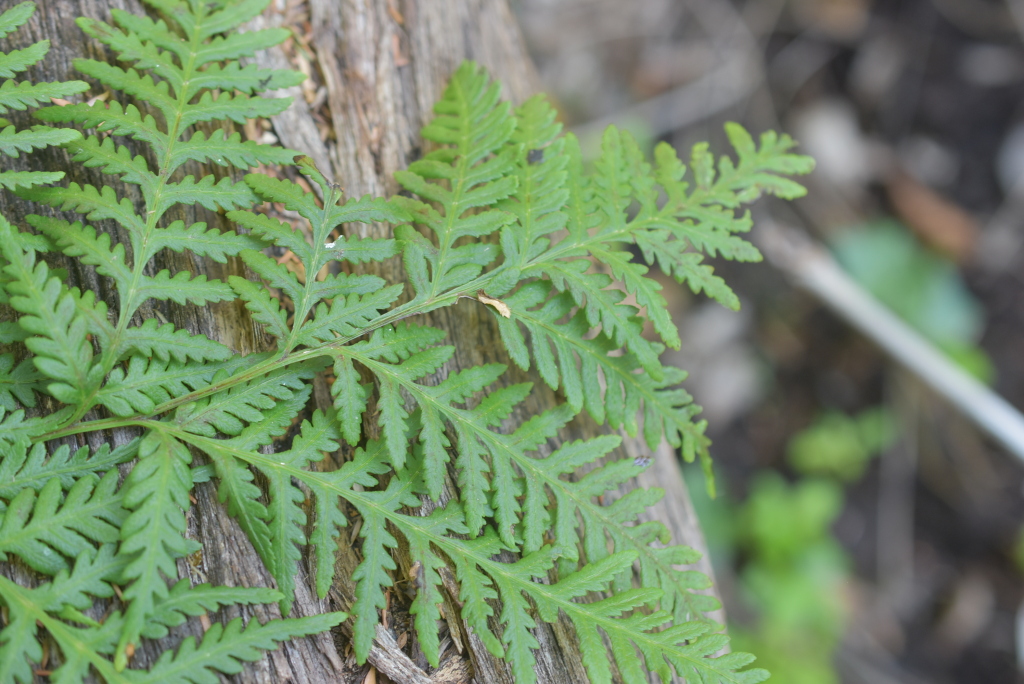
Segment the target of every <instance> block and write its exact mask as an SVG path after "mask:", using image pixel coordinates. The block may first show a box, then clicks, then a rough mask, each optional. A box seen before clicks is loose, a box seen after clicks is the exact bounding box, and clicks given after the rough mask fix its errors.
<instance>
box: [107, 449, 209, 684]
mask: <svg viewBox="0 0 1024 684" xmlns="http://www.w3.org/2000/svg"><path fill="white" fill-rule="evenodd" d="M191 462H192V456H191V454H189V452H188V449H187V448H185V446H184V445H183V444H182V443H181V442H179V441H177V440H175V439H174V438H172V437H170V436H168V435H166V434H161V433H159V432H150V433H149V434H148V435H146V436H145V437H144V438H143V439H142V442H141V443H140V444H139V462H138V463H137V464H136V465H135V467H134V468H133V469H132V472H131V473H130V474H129V475H128V479H127V480H126V481H125V484H124V507H125V508H127V509H128V510H130V511H131V514H130V515H129V516H128V518H127V520H125V521H124V524H123V525H122V527H121V549H120V553H121V554H124V555H127V556H129V557H130V559H131V560H130V561H129V563H128V565H127V567H126V568H125V570H124V577H125V580H126V581H130V582H131V584H129V586H128V587H127V588H126V589H125V592H124V595H125V597H126V598H127V599H128V600H129V601H131V603H130V604H129V605H128V610H127V612H126V613H125V626H124V629H123V631H122V633H121V637H120V639H119V640H118V647H117V658H116V659H115V664H116V665H117V666H118V667H119V668H123V667H124V663H125V662H126V660H125V649H126V648H127V646H128V644H136V643H138V638H139V636H140V635H141V633H142V630H143V628H144V627H145V624H146V621H147V620H148V619H149V616H150V615H152V614H153V612H154V610H155V606H156V604H157V602H158V601H160V600H162V599H166V598H167V596H168V590H167V581H166V579H165V578H172V579H173V578H175V577H176V576H177V568H176V567H175V564H174V560H175V559H176V558H181V557H183V556H186V555H188V554H190V553H192V552H194V551H196V550H197V549H199V545H198V544H197V543H196V542H194V541H191V540H189V539H186V538H185V537H184V534H185V515H184V511H185V510H187V509H188V507H189V499H188V495H189V490H190V489H191V488H192V474H191V471H190V470H189V467H188V465H189V463H191Z"/></svg>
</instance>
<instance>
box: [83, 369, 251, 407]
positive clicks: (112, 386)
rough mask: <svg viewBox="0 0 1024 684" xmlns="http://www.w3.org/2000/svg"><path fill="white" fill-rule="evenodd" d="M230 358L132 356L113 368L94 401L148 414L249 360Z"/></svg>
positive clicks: (228, 372)
mask: <svg viewBox="0 0 1024 684" xmlns="http://www.w3.org/2000/svg"><path fill="white" fill-rule="evenodd" d="M252 360H253V359H252V358H251V357H250V358H246V357H233V358H232V359H230V360H228V361H224V362H216V363H206V364H203V365H199V364H181V363H178V362H164V361H160V360H159V359H147V358H143V357H141V356H133V357H132V358H131V359H129V361H128V367H127V369H124V368H120V367H115V368H114V369H112V370H111V372H110V374H109V375H108V376H107V381H106V383H104V385H103V387H102V388H101V389H100V390H99V392H97V394H96V398H97V403H100V404H103V405H104V406H106V407H107V408H109V409H110V410H111V411H113V412H114V413H115V414H116V415H119V416H131V415H135V414H136V413H141V414H152V413H153V412H154V411H156V410H157V406H158V405H160V404H163V403H166V402H168V401H170V400H171V399H172V398H177V397H181V396H184V395H187V394H189V393H190V392H192V391H195V390H198V389H200V388H201V387H205V386H207V385H209V383H210V381H211V380H212V379H213V377H214V376H215V375H217V374H218V373H222V374H224V375H229V374H230V373H232V372H233V371H234V370H235V369H236V368H237V367H238V366H239V365H240V364H244V363H246V362H251V361H252Z"/></svg>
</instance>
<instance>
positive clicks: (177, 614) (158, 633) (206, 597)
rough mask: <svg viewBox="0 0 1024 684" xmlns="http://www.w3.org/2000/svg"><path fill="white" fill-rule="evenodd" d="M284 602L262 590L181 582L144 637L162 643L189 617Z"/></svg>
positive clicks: (157, 611)
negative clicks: (208, 612) (245, 606)
mask: <svg viewBox="0 0 1024 684" xmlns="http://www.w3.org/2000/svg"><path fill="white" fill-rule="evenodd" d="M280 598H281V594H280V592H277V591H274V590H273V589H263V588H260V587H214V586H211V585H209V584H199V585H197V586H194V587H193V586H191V584H190V583H189V581H188V580H187V579H182V580H179V581H178V583H177V584H175V585H174V586H173V587H171V590H170V591H169V592H168V593H167V598H165V599H163V600H162V601H160V603H158V604H157V606H156V609H155V611H154V613H153V615H152V616H150V619H149V622H148V623H146V627H145V628H144V629H143V630H142V636H144V637H146V638H147V639H162V638H163V637H165V636H167V632H168V627H177V626H178V625H180V624H182V623H184V622H185V620H186V619H187V617H190V616H198V615H204V614H206V613H207V611H215V610H217V609H218V608H220V607H221V606H231V605H255V604H259V603H274V602H275V601H277V600H278V599H280Z"/></svg>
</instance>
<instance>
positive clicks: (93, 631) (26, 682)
mask: <svg viewBox="0 0 1024 684" xmlns="http://www.w3.org/2000/svg"><path fill="white" fill-rule="evenodd" d="M123 567H124V563H123V562H122V561H121V560H119V559H118V558H115V556H114V545H113V544H105V545H103V546H101V547H100V548H99V550H98V551H97V552H96V553H95V554H82V555H81V556H79V558H78V560H76V561H75V564H74V568H73V569H72V570H71V572H70V573H68V571H67V570H61V571H59V572H58V573H57V575H56V576H55V577H54V578H53V580H52V581H50V582H47V583H44V584H41V585H40V586H38V587H36V588H33V589H28V588H25V587H22V586H19V585H18V584H16V583H15V582H13V581H12V580H9V579H7V578H6V577H0V603H3V604H4V605H5V607H6V608H7V610H8V611H9V615H10V618H9V620H8V622H7V625H6V626H5V627H4V628H3V629H2V630H0V681H5V682H22V683H23V684H31V682H33V681H34V679H33V668H32V666H31V664H32V663H40V662H42V649H41V648H40V645H39V641H38V639H37V638H36V625H37V621H38V623H41V624H42V625H43V626H44V627H46V628H48V631H49V632H50V634H51V635H52V636H54V637H56V639H57V640H58V643H59V644H60V645H61V647H62V651H64V652H66V653H67V656H65V665H64V673H63V674H68V675H69V680H70V681H81V679H82V678H83V676H84V675H85V674H86V673H87V671H88V666H89V663H88V662H86V663H84V667H83V666H82V663H80V662H78V661H80V660H81V659H82V658H83V656H85V654H90V653H95V654H97V656H96V657H97V659H99V656H98V654H99V653H100V652H106V653H109V652H110V650H111V649H112V646H113V643H114V641H115V640H116V638H117V630H118V629H119V628H120V625H121V621H120V619H119V618H120V616H119V615H118V614H116V613H115V614H114V615H112V616H110V618H108V619H107V621H106V622H105V624H104V625H103V626H102V627H100V626H99V625H98V624H97V623H95V622H94V621H91V620H89V618H86V617H85V616H83V615H82V614H81V612H80V611H82V610H85V609H86V608H88V607H89V606H90V604H91V600H90V598H89V597H90V596H96V597H100V598H109V597H112V596H113V595H114V590H113V588H112V587H111V586H110V582H111V581H112V580H114V579H115V578H116V577H117V576H118V575H119V573H120V572H121V570H122V569H123ZM67 612H72V613H73V614H74V613H77V615H75V618H76V620H75V621H77V622H80V623H81V624H85V625H87V626H86V627H85V628H75V627H70V626H68V625H66V624H64V623H62V622H60V621H59V620H57V619H56V618H55V617H54V615H53V614H56V613H67ZM104 662H105V661H104ZM76 670H77V672H76ZM109 670H110V672H111V673H113V668H112V667H111V668H109ZM57 674H58V673H57V672H55V673H54V675H57ZM76 674H78V677H77V679H76V677H75V675H76ZM54 679H55V680H56V681H60V680H59V679H58V677H56V676H55V677H54Z"/></svg>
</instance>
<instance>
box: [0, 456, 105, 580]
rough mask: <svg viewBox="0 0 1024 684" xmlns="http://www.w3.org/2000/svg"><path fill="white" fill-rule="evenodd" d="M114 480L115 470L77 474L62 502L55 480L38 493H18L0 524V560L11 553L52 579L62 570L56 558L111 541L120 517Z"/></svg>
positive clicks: (60, 560) (60, 561)
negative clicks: (92, 473)
mask: <svg viewBox="0 0 1024 684" xmlns="http://www.w3.org/2000/svg"><path fill="white" fill-rule="evenodd" d="M117 479H118V474H117V471H116V470H110V471H109V472H108V473H107V475H106V476H105V477H104V478H103V479H102V480H98V479H97V478H96V476H94V475H86V476H83V477H81V478H80V479H78V481H77V482H76V483H75V484H74V485H73V486H72V487H71V488H70V489H69V490H68V493H67V497H66V498H64V497H63V496H62V495H63V488H62V487H61V482H60V480H59V479H58V478H53V479H51V480H50V481H49V482H47V483H46V485H44V486H43V488H42V489H40V490H39V493H38V494H36V492H35V491H34V490H32V489H28V488H26V489H23V490H22V491H21V493H20V494H18V496H16V497H14V499H12V500H11V502H10V505H9V506H8V507H7V509H6V511H4V513H3V516H2V520H0V560H7V554H15V555H17V556H18V557H19V558H20V559H21V560H22V561H24V562H25V564H27V565H28V566H29V567H31V568H32V569H34V570H37V571H39V572H42V573H44V574H47V575H55V574H56V573H57V572H58V571H59V570H62V569H64V568H66V567H67V563H66V562H65V561H64V559H63V557H62V555H63V556H69V557H72V558H74V557H77V556H78V555H80V554H83V553H91V552H92V551H93V547H92V545H91V544H90V542H99V543H113V542H116V541H117V540H118V537H119V533H120V529H119V528H120V526H121V523H122V522H123V521H124V518H125V513H124V510H123V509H122V508H121V496H120V495H119V494H117V493H116V492H115V490H116V489H117ZM62 498H64V500H63V501H61V499H62Z"/></svg>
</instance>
